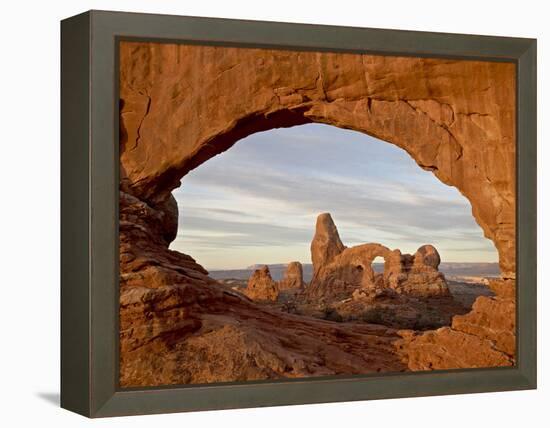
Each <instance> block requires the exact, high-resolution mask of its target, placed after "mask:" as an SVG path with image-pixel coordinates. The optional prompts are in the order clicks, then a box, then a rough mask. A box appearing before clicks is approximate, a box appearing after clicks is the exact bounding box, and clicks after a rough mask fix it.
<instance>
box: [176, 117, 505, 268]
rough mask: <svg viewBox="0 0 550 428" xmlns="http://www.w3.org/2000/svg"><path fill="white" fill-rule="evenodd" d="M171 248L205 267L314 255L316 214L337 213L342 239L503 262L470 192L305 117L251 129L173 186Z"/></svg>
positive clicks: (374, 142)
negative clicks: (297, 122)
mask: <svg viewBox="0 0 550 428" xmlns="http://www.w3.org/2000/svg"><path fill="white" fill-rule="evenodd" d="M173 194H174V196H175V198H176V200H177V201H178V207H179V230H178V236H177V238H176V239H175V240H174V241H173V242H172V244H171V246H170V248H172V249H175V250H178V251H181V252H184V253H186V254H189V255H191V256H193V257H194V258H195V259H196V260H197V261H198V262H199V263H201V264H202V265H203V266H204V267H205V268H206V269H209V270H218V269H242V268H245V267H247V266H250V265H253V264H262V263H265V264H271V263H287V262H290V261H294V260H297V261H300V262H302V263H311V257H310V249H309V246H310V243H311V239H312V237H313V234H314V232H315V220H316V218H317V215H318V214H320V213H323V212H330V213H331V215H332V218H333V220H334V222H335V224H336V226H337V228H338V231H339V233H340V238H341V239H342V242H343V243H344V245H346V246H348V247H350V246H354V245H359V244H363V243H368V242H378V243H380V244H383V245H385V246H387V247H389V248H391V249H395V248H399V249H400V250H401V251H402V252H403V253H411V254H413V253H414V252H415V251H416V250H417V249H418V247H420V246H421V245H423V244H432V245H434V246H435V247H436V248H437V249H438V251H439V253H440V255H441V259H442V261H443V262H496V261H498V255H497V252H496V250H495V248H494V246H493V243H492V242H491V241H490V240H488V239H486V238H484V237H483V233H482V230H481V228H480V227H479V226H478V225H477V223H476V222H475V220H474V218H473V216H472V214H471V206H470V203H469V202H468V200H467V199H466V198H465V197H464V196H462V195H461V194H460V193H459V192H458V190H457V189H456V188H454V187H451V186H447V185H445V184H443V183H442V182H441V181H439V180H438V179H437V178H436V177H435V176H434V175H433V174H432V173H431V172H429V171H424V170H422V169H421V168H420V167H419V166H418V165H417V164H416V163H415V162H414V160H413V159H412V158H411V157H410V156H409V155H408V154H407V153H406V152H405V151H404V150H402V149H400V148H399V147H397V146H394V145H392V144H388V143H386V142H383V141H381V140H378V139H376V138H373V137H370V136H368V135H365V134H362V133H359V132H355V131H349V130H344V129H339V128H336V127H333V126H329V125H322V124H307V125H301V126H295V127H292V128H280V129H274V130H270V131H265V132H260V133H256V134H253V135H250V136H248V137H246V138H244V139H242V140H240V141H238V142H237V143H236V144H235V145H234V146H233V147H232V148H231V149H229V150H228V151H226V152H224V153H222V154H220V155H218V156H216V157H214V158H212V159H210V160H208V161H207V162H205V163H204V164H202V165H200V166H199V167H198V168H196V169H195V170H193V171H191V172H190V173H189V174H188V175H186V176H185V177H183V179H182V185H181V187H180V188H178V189H176V190H174V192H173Z"/></svg>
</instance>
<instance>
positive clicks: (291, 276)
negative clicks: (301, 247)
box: [279, 262, 304, 290]
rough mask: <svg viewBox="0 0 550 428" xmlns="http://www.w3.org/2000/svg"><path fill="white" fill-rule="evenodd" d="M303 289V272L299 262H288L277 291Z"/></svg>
mask: <svg viewBox="0 0 550 428" xmlns="http://www.w3.org/2000/svg"><path fill="white" fill-rule="evenodd" d="M302 288H304V270H303V268H302V264H301V263H300V262H290V263H289V264H288V266H287V267H286V270H285V274H284V276H283V279H282V280H281V281H279V290H288V289H302Z"/></svg>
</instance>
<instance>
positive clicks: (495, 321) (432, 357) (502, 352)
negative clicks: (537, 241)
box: [396, 280, 516, 370]
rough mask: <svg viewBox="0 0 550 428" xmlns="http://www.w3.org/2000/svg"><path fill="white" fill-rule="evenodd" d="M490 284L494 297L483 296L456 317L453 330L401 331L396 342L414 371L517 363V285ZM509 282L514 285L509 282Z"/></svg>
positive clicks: (449, 328) (451, 327) (452, 325)
mask: <svg viewBox="0 0 550 428" xmlns="http://www.w3.org/2000/svg"><path fill="white" fill-rule="evenodd" d="M505 281H506V280H492V281H490V286H491V289H492V290H493V291H494V292H495V293H496V296H495V297H486V296H480V297H478V298H477V300H476V301H475V303H474V305H473V307H472V311H471V312H470V313H468V314H466V315H456V316H455V317H454V318H453V322H452V324H451V326H450V327H443V328H440V329H438V330H435V331H429V332H426V333H422V334H418V333H414V332H412V331H410V330H409V331H402V332H400V334H401V336H402V337H403V340H400V341H397V342H396V345H397V346H398V348H399V350H400V352H401V354H402V355H405V358H406V359H407V361H408V363H407V364H408V366H409V368H410V369H411V370H438V369H441V370H443V369H452V368H457V367H495V366H512V365H514V364H515V350H516V340H515V330H516V316H515V311H516V305H515V292H514V291H513V290H514V286H513V284H511V283H508V284H505ZM508 282H511V281H510V280H508Z"/></svg>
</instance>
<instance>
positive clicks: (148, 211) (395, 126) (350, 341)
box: [120, 41, 516, 386]
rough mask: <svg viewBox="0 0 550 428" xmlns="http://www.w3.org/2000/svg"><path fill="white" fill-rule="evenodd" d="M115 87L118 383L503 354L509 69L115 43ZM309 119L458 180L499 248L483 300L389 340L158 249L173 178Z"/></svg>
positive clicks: (170, 208) (165, 238)
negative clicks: (227, 284)
mask: <svg viewBox="0 0 550 428" xmlns="http://www.w3.org/2000/svg"><path fill="white" fill-rule="evenodd" d="M120 98H121V100H120V179H121V182H120V189H121V197H120V275H121V277H120V284H121V290H120V383H121V385H122V386H148V385H163V384H174V383H178V384H180V383H193V382H201V383H202V382H216V381H235V380H245V379H270V378H271V379H272V378H282V377H297V376H316V375H327V374H354V373H369V372H372V371H399V370H409V369H410V370H423V369H433V368H438V367H453V368H460V367H471V366H472V364H475V365H477V366H481V365H485V366H491V365H509V364H511V362H512V361H513V354H511V353H507V352H506V350H507V351H513V348H514V346H513V344H514V338H515V336H514V331H513V329H512V328H511V327H510V319H506V320H505V319H504V318H505V317H506V315H503V316H502V317H500V315H498V314H496V313H495V311H502V313H503V314H505V313H509V314H510V317H512V318H511V319H513V316H512V313H513V310H512V309H513V307H514V300H513V294H512V291H511V290H512V289H513V280H508V279H513V278H514V277H515V186H514V183H515V169H514V168H515V132H516V131H515V120H514V118H515V65H514V64H512V63H505V62H481V61H463V60H450V59H429V58H405V57H402V58H400V57H395V56H392V57H384V56H376V55H355V54H345V53H328V52H323V53H317V52H297V51H284V50H266V49H247V48H231V47H215V46H192V45H184V44H167V43H158V44H157V43H142V42H128V41H124V42H121V44H120ZM310 122H320V123H327V124H331V125H334V126H338V127H342V128H348V129H354V130H356V131H361V132H365V133H368V134H370V135H373V136H376V137H378V138H381V139H383V140H385V141H388V142H389V143H392V144H395V145H397V146H399V147H401V148H403V149H404V150H406V151H407V152H408V153H409V154H410V155H411V156H412V157H413V158H414V159H415V161H416V162H417V163H418V165H419V166H420V167H422V168H424V169H426V170H429V171H432V172H433V173H434V174H435V175H436V176H437V177H438V178H439V179H440V180H441V181H443V182H444V183H446V184H449V185H453V186H455V187H457V188H458V189H459V190H460V192H461V193H462V194H463V195H464V196H465V197H466V198H468V200H469V201H470V203H471V204H472V213H473V215H474V217H475V219H476V221H477V222H478V224H479V225H480V226H481V228H482V229H483V231H484V233H485V236H486V237H488V238H489V239H491V240H492V241H493V242H494V243H495V246H496V248H497V249H498V251H499V261H500V266H501V271H502V274H503V278H504V279H505V280H503V281H502V282H500V283H499V285H498V286H496V287H497V288H498V289H499V293H497V297H496V298H493V299H489V300H481V303H478V302H476V305H475V308H474V311H473V312H472V313H471V314H468V315H466V316H464V317H463V318H458V319H456V320H454V321H453V325H452V326H451V328H446V329H440V330H436V331H432V332H427V333H423V334H418V333H416V332H414V331H408V332H402V333H401V335H398V334H397V332H396V331H394V330H391V329H385V328H381V327H377V326H372V325H340V324H335V323H331V322H325V321H320V320H314V319H305V318H303V317H299V316H295V315H291V314H283V313H281V312H276V311H271V310H268V309H266V308H264V307H262V306H260V305H258V304H256V303H254V302H253V301H250V300H248V299H246V298H245V297H243V296H242V295H240V294H239V293H233V292H231V291H230V290H227V289H226V288H224V287H222V286H220V285H218V284H217V282H216V281H214V280H212V279H210V278H209V277H208V275H207V272H206V270H204V269H203V268H202V267H201V266H200V265H199V264H198V263H196V262H195V260H193V259H192V258H191V257H190V256H187V255H184V254H180V253H178V252H175V251H170V250H169V249H168V245H169V242H170V240H171V239H173V237H174V236H175V233H176V230H177V227H176V226H177V214H176V211H175V208H176V207H175V204H174V200H173V199H172V197H171V191H172V190H173V189H174V188H175V187H177V186H178V185H179V184H180V179H181V178H182V177H183V176H184V175H186V174H187V173H188V172H189V171H191V170H192V169H194V168H196V167H198V166H199V165H201V164H202V163H203V162H205V161H207V160H208V159H210V158H211V157H213V156H215V155H217V154H219V153H221V152H223V151H225V150H227V149H229V148H230V147H231V146H232V145H233V144H234V143H235V142H236V141H238V140H239V139H241V138H243V137H245V136H247V135H250V134H252V133H254V132H258V131H263V130H268V129H271V128H274V127H289V126H294V125H299V124H305V123H310ZM335 144H336V143H335ZM321 247H322V246H321V245H319V248H321ZM335 250H337V251H336V252H339V253H342V252H343V250H344V249H343V245H342V244H341V242H340V244H336V247H335V248H330V249H329V248H327V249H326V252H325V253H323V252H320V253H319V255H320V257H321V258H320V260H323V263H324V262H326V261H327V260H326V259H330V258H331V257H334V256H335V255H334V253H335ZM340 250H342V251H340ZM355 251H357V250H355ZM352 255H353V252H351V255H350V256H349V257H350V260H351V259H352V258H353V257H352ZM323 257H325V258H326V259H323ZM395 257H396V259H397V255H396V256H395ZM422 257H424V256H422ZM415 258H416V256H415ZM428 259H429V260H431V258H430V257H428ZM424 264H425V265H426V263H424ZM412 265H413V266H414V260H413V262H412ZM427 265H428V266H432V267H433V265H432V262H431V261H428V262H427ZM350 275H351V273H350ZM364 276H365V275H362V276H361V278H363V277H364ZM367 278H370V276H368V275H367ZM375 280H376V278H375ZM502 296H512V297H502ZM455 318H456V317H455ZM455 321H456V324H455ZM512 322H514V321H512Z"/></svg>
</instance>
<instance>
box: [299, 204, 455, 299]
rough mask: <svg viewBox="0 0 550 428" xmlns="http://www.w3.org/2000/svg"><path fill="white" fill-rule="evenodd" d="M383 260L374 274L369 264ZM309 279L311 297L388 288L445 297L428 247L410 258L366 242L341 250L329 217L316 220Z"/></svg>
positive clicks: (441, 278) (433, 251)
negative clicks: (382, 265)
mask: <svg viewBox="0 0 550 428" xmlns="http://www.w3.org/2000/svg"><path fill="white" fill-rule="evenodd" d="M376 257H382V258H383V259H384V272H383V273H382V274H375V272H374V270H373V268H372V262H373V261H374V259H375V258H376ZM311 260H312V263H313V279H312V281H311V283H310V285H309V286H308V288H307V293H308V294H309V295H310V296H312V297H314V298H327V297H329V298H332V299H334V298H339V299H344V298H348V297H350V296H352V295H353V293H354V292H356V291H357V290H358V289H361V290H364V291H374V290H375V289H379V290H382V289H386V288H389V289H391V290H393V291H395V292H396V293H399V294H408V295H412V296H419V297H434V296H448V295H449V289H448V287H447V283H446V281H445V277H444V276H443V274H442V273H441V272H439V270H438V267H439V263H440V261H441V259H440V257H439V253H438V252H437V250H436V249H435V247H434V246H432V245H423V246H422V247H420V248H419V249H418V251H417V252H416V253H415V254H414V255H413V256H411V255H410V254H401V251H400V250H398V249H396V250H390V249H389V248H387V247H385V246H384V245H382V244H377V243H369V244H362V245H357V246H355V247H351V248H347V247H345V246H344V245H343V244H342V242H341V240H340V236H339V234H338V230H337V228H336V225H335V224H334V221H333V220H332V217H331V216H330V214H328V213H324V214H320V215H319V216H318V217H317V224H316V227H315V236H314V237H313V241H312V242H311Z"/></svg>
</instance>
